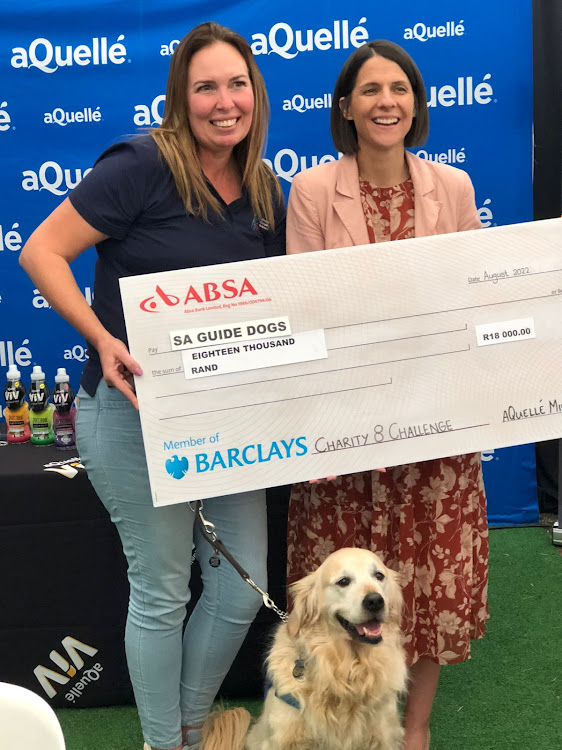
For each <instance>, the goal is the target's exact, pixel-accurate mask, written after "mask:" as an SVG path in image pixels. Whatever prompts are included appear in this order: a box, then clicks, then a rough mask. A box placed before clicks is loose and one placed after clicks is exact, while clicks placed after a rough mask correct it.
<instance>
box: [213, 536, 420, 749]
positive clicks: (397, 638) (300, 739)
mask: <svg viewBox="0 0 562 750" xmlns="http://www.w3.org/2000/svg"><path fill="white" fill-rule="evenodd" d="M291 595H292V597H293V601H294V607H293V610H292V612H291V614H290V616H289V620H288V622H287V623H285V624H283V625H281V626H280V627H279V629H278V630H277V632H276V635H275V638H274V641H273V645H272V648H271V651H270V653H269V657H268V659H267V675H268V680H269V689H268V691H267V695H266V699H265V704H264V709H263V713H262V715H261V717H260V718H259V719H258V721H257V722H256V724H255V725H254V726H253V727H252V728H251V729H250V730H249V732H248V731H247V729H248V725H249V721H250V717H249V714H248V712H247V711H244V710H243V709H236V710H235V711H226V712H222V713H220V712H219V713H218V714H216V715H215V716H214V717H212V718H211V719H210V721H209V722H208V724H207V725H206V726H205V728H204V733H203V736H204V742H203V748H204V750H243V749H244V748H246V750H399V748H401V747H402V737H403V730H402V727H401V725H400V718H399V712H398V699H399V696H400V693H402V692H404V691H405V689H406V677H407V672H406V665H405V659H404V652H403V649H402V645H401V635H400V616H401V610H402V593H401V590H400V587H399V585H398V582H397V576H396V574H395V573H394V572H393V571H391V570H389V569H388V568H387V567H385V565H384V564H383V563H382V561H381V560H380V559H379V558H378V557H377V555H375V554H374V553H372V552H369V551H367V550H363V549H355V548H353V549H352V548H344V549H340V550H338V551H337V552H334V553H333V554H332V555H330V556H329V557H328V558H327V559H326V560H325V561H324V562H323V563H322V565H321V566H320V567H319V568H318V569H317V570H316V571H314V573H311V574H310V575H308V576H306V578H303V579H302V580H301V581H298V582H297V583H295V584H294V585H293V586H292V587H291Z"/></svg>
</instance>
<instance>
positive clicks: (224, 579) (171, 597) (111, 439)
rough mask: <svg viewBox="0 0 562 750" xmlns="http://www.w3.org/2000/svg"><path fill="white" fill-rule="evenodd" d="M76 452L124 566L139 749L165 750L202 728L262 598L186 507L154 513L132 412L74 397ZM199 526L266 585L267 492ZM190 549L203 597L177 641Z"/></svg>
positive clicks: (209, 511)
mask: <svg viewBox="0 0 562 750" xmlns="http://www.w3.org/2000/svg"><path fill="white" fill-rule="evenodd" d="M79 397H80V398H79V406H78V416H77V421H76V424H77V443H78V450H79V453H80V458H81V460H82V463H83V464H84V466H85V468H86V470H87V472H88V477H89V479H90V481H91V483H92V485H93V486H94V489H95V490H96V492H97V494H98V495H99V497H100V499H101V501H102V502H103V504H104V506H105V507H106V508H107V510H108V512H109V514H110V516H111V519H112V521H113V522H114V523H115V525H116V526H117V530H118V531H119V535H120V537H121V543H122V545H123V551H124V552H125V555H126V557H127V561H128V578H129V584H130V599H129V612H128V617H127V626H126V629H125V649H126V654H127V663H128V667H129V674H130V677H131V682H132V684H133V689H134V693H135V699H136V702H137V707H138V712H139V716H140V721H141V726H142V730H143V734H144V739H145V742H146V743H147V744H148V745H149V746H150V747H157V748H164V749H166V750H167V749H169V748H173V747H175V746H176V745H179V744H180V743H181V727H182V726H198V725H199V724H201V723H202V722H203V720H204V719H205V717H206V715H207V713H208V712H209V709H210V707H211V705H212V703H213V700H214V699H215V696H216V694H217V691H218V690H219V688H220V685H221V682H222V680H223V678H224V677H225V675H226V673H227V672H228V670H229V668H230V666H231V664H232V662H233V660H234V658H235V656H236V654H237V652H238V650H239V648H240V646H241V645H242V642H243V640H244V637H245V636H246V633H247V632H248V628H249V627H250V624H251V622H252V620H253V619H254V617H255V615H256V613H257V611H258V610H259V608H260V604H261V598H260V596H259V595H258V594H256V593H255V592H254V591H253V590H252V589H251V588H250V586H248V584H247V583H245V582H244V581H243V580H242V579H241V578H240V576H239V575H238V573H236V571H235V570H234V569H233V568H232V566H231V565H230V564H229V563H228V562H227V561H226V560H224V559H222V558H221V564H220V566H219V567H218V568H213V567H211V566H210V565H209V558H210V557H211V555H212V554H213V550H212V547H211V546H210V545H209V544H208V543H207V542H206V541H205V540H204V539H203V538H202V537H201V533H200V531H199V529H198V528H197V527H195V528H194V513H193V511H192V510H191V509H190V507H189V505H188V504H187V503H180V504H177V505H170V506H166V507H163V508H155V507H154V506H153V505H152V498H151V494H150V488H149V483H148V473H147V468H146V458H145V454H144V448H143V442H142V435H141V428H140V420H139V415H138V412H136V411H135V409H134V408H133V407H132V406H131V404H130V403H129V401H128V400H127V399H125V397H124V396H122V395H121V393H119V391H117V390H116V389H115V388H108V386H107V385H106V384H105V381H103V380H102V381H101V382H100V384H99V386H98V389H97V393H96V395H95V397H93V398H92V397H91V396H88V394H87V393H85V392H84V390H83V389H81V390H80V393H79ZM204 513H205V517H206V518H207V519H208V520H209V521H212V522H213V523H214V524H215V525H216V528H217V535H218V536H219V538H220V539H222V541H223V542H224V544H225V545H226V547H227V549H229V550H230V551H231V552H232V554H233V555H234V557H235V558H236V559H237V560H238V561H239V562H240V564H241V565H242V567H243V568H244V569H245V570H247V571H248V573H249V574H250V576H251V577H252V579H253V580H254V581H255V582H256V583H257V584H258V585H259V586H260V587H261V588H262V589H264V590H266V585H267V580H266V579H267V565H266V558H267V521H266V501H265V491H264V490H259V491H256V492H245V493H240V494H237V495H227V496H225V497H217V498H213V499H212V500H205V501H204ZM193 544H194V545H195V551H196V555H197V558H198V560H199V562H200V565H201V570H202V579H203V594H202V596H201V598H200V599H199V601H198V602H197V605H196V607H195V609H194V611H193V613H192V615H191V617H190V618H189V621H188V623H187V626H186V628H185V632H184V634H183V637H182V627H183V623H184V619H185V613H186V604H187V603H188V601H189V598H190V591H189V579H190V559H191V553H192V547H193Z"/></svg>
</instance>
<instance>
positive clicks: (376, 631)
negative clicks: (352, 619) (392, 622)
mask: <svg viewBox="0 0 562 750" xmlns="http://www.w3.org/2000/svg"><path fill="white" fill-rule="evenodd" d="M355 627H356V628H357V632H358V633H359V635H366V636H367V638H376V637H377V635H380V633H381V629H382V627H381V624H380V622H375V621H374V620H372V621H371V622H364V623H363V624H362V625H356V626H355Z"/></svg>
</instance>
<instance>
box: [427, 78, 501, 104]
mask: <svg viewBox="0 0 562 750" xmlns="http://www.w3.org/2000/svg"><path fill="white" fill-rule="evenodd" d="M491 78H492V74H491V73H486V74H485V75H484V76H482V81H481V82H480V83H477V84H476V85H475V83H474V78H473V77H472V76H459V77H458V78H457V81H456V83H446V84H445V85H443V86H430V87H429V89H428V91H427V106H428V107H437V106H440V107H453V106H455V105H457V106H459V107H464V106H467V107H470V106H471V105H473V104H489V103H490V102H491V101H493V99H492V97H493V96H494V89H493V87H492V84H491V83H490V79H491Z"/></svg>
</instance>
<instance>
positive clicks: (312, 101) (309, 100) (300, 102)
mask: <svg viewBox="0 0 562 750" xmlns="http://www.w3.org/2000/svg"><path fill="white" fill-rule="evenodd" d="M331 108H332V95H331V94H329V93H326V94H322V95H321V96H303V95H302V94H293V96H291V97H290V98H289V99H283V110H284V111H286V112H300V113H301V114H302V113H303V112H307V111H308V110H310V109H331Z"/></svg>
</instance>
